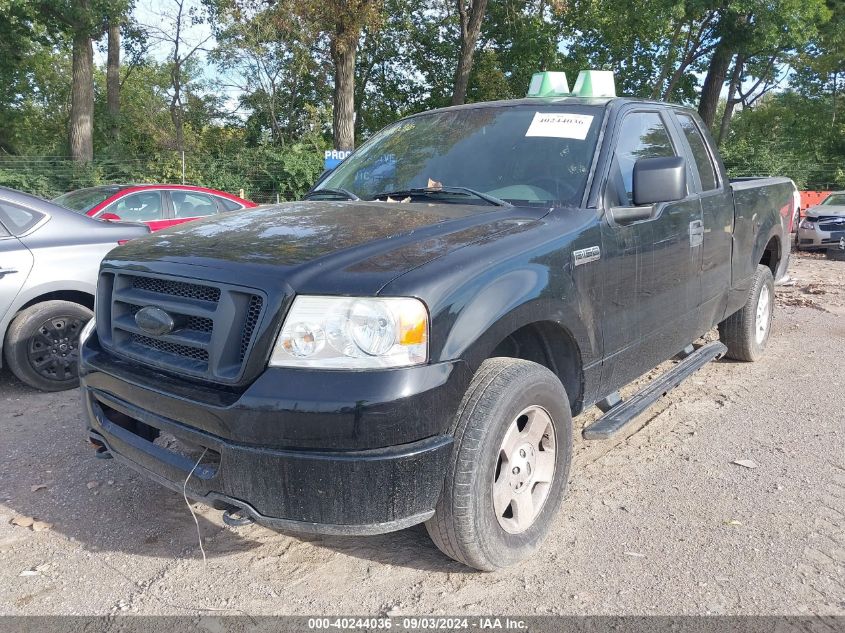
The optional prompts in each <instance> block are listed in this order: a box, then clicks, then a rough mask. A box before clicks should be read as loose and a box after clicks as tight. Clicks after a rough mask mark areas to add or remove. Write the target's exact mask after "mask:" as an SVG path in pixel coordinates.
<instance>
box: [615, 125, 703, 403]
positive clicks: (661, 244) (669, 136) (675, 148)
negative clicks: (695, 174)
mask: <svg viewBox="0 0 845 633" xmlns="http://www.w3.org/2000/svg"><path fill="white" fill-rule="evenodd" d="M613 142H614V143H615V150H614V152H613V156H612V158H611V161H610V169H609V173H608V177H607V183H606V186H605V191H604V216H605V218H604V221H603V222H602V228H601V230H602V260H601V261H602V266H603V270H604V280H605V282H604V285H603V298H602V303H603V305H602V321H603V328H602V332H603V340H604V350H605V363H604V369H603V373H602V387H603V391H604V392H605V393H610V392H612V391H615V390H617V389H619V388H620V387H622V386H624V385H626V384H628V383H629V382H631V381H632V380H634V379H635V378H637V377H639V376H641V375H642V374H643V373H644V372H646V371H648V370H649V369H651V368H653V367H655V366H656V365H658V364H660V363H661V362H663V361H664V360H666V359H668V358H671V357H672V356H673V355H675V354H677V353H678V352H679V351H681V350H682V349H683V348H684V347H685V346H686V345H688V344H689V343H690V342H691V341H692V340H694V339H695V338H696V336H697V334H696V329H697V323H698V318H697V316H698V309H699V304H700V300H701V299H700V298H701V276H700V263H701V239H702V234H703V228H702V215H701V202H700V199H699V196H698V195H697V194H696V193H695V192H694V191H692V190H691V188H690V184H691V183H692V180H691V179H690V172H689V164H688V162H687V196H686V197H685V198H684V199H682V200H678V201H674V202H665V203H655V204H653V205H652V206H651V211H650V213H649V215H648V218H647V219H642V220H639V221H633V222H626V221H624V220H621V219H620V221H619V222H617V221H616V220H615V219H614V213H613V211H614V209H615V208H616V209H620V212H618V214H617V215H618V216H619V217H620V218H621V217H622V213H621V210H622V209H626V208H631V207H633V206H634V202H633V171H634V164H635V163H636V161H637V160H638V159H640V158H657V157H670V156H685V154H684V149H683V147H684V146H683V144H682V143H681V142H679V139H678V138H677V136H676V132H675V128H674V126H673V125H672V123H671V121H670V120H669V118H668V116H667V115H666V114H665V113H664V112H663V111H662V110H660V109H654V110H648V109H646V110H639V109H638V110H633V111H628V112H626V113H624V114H623V115H621V120H618V124H617V126H616V130H615V139H614V141H613Z"/></svg>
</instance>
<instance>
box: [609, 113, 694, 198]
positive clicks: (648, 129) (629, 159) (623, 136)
mask: <svg viewBox="0 0 845 633" xmlns="http://www.w3.org/2000/svg"><path fill="white" fill-rule="evenodd" d="M677 155H678V154H677V153H676V152H675V148H674V147H673V146H672V139H671V137H670V136H669V131H668V130H667V129H666V125H665V124H664V123H663V119H662V118H661V117H660V114H658V113H657V112H632V113H630V114H626V115H625V118H624V119H622V126H621V128H620V130H619V138H618V140H617V142H616V150H615V151H614V154H613V162H612V163H611V166H610V176H609V179H608V185H609V187H608V197H609V198H610V200H609V201H610V203H611V206H626V207H630V206H633V205H634V187H633V182H634V163H636V162H637V160H638V159H640V158H657V157H661V156H677ZM614 198H615V199H614Z"/></svg>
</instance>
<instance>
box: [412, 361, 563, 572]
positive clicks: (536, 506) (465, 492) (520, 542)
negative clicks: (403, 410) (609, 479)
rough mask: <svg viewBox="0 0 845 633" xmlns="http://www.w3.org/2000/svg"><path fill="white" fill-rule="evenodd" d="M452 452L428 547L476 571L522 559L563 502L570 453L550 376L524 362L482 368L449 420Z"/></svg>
mask: <svg viewBox="0 0 845 633" xmlns="http://www.w3.org/2000/svg"><path fill="white" fill-rule="evenodd" d="M454 437H455V446H454V448H453V453H452V459H451V461H450V463H449V466H448V469H447V473H446V479H445V483H444V487H443V492H442V493H441V496H440V499H439V500H438V502H437V506H436V508H435V514H434V516H433V517H432V518H431V519H429V520H428V521H427V522H426V529H427V530H428V533H429V535H430V536H431V539H432V540H433V541H434V543H435V545H437V547H438V548H439V549H440V550H441V551H442V552H443V553H444V554H446V555H447V556H449V557H451V558H453V559H455V560H457V561H460V562H462V563H464V564H465V565H469V566H470V567H474V568H476V569H479V570H482V571H493V570H496V569H500V568H502V567H507V566H509V565H512V564H514V563H516V562H518V561H520V560H522V559H524V558H527V557H528V556H529V555H530V554H531V553H532V552H533V551H534V550H535V549H537V547H539V545H540V543H541V542H542V541H543V539H544V538H545V536H546V534H547V533H548V531H549V529H550V527H551V524H552V521H553V519H554V517H555V515H556V514H557V510H558V508H559V506H560V503H561V500H562V499H563V494H564V490H565V488H566V482H567V479H568V477H569V465H570V460H571V453H572V416H571V412H570V409H569V399H568V398H567V396H566V391H565V390H564V388H563V385H561V383H560V381H559V380H558V378H557V376H555V375H554V374H553V373H552V372H551V371H549V370H548V369H546V368H545V367H542V366H541V365H538V364H536V363H532V362H529V361H525V360H519V359H513V358H492V359H489V360H486V361H485V362H484V363H483V364H482V365H481V367H480V368H479V370H478V372H477V373H476V374H475V377H474V378H473V380H472V383H471V384H470V386H469V389H467V392H466V394H465V395H464V399H463V401H462V402H461V405H460V408H459V410H458V413H457V416H456V427H455V429H454Z"/></svg>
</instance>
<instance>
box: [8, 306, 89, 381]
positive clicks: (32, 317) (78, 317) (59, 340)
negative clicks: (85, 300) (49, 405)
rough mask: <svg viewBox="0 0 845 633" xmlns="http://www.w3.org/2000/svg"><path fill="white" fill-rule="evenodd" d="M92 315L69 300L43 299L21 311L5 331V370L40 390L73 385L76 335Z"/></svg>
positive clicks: (77, 358)
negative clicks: (41, 301)
mask: <svg viewBox="0 0 845 633" xmlns="http://www.w3.org/2000/svg"><path fill="white" fill-rule="evenodd" d="M92 316H93V313H92V312H91V310H89V309H88V308H86V307H84V306H81V305H79V304H76V303H71V302H70V301H45V302H43V303H37V304H35V305H33V306H30V307H28V308H27V309H25V310H23V311H21V312H20V313H19V314H18V315H17V316H16V317H15V318H14V320H13V321H12V324H11V325H10V326H9V330H8V331H7V333H6V343H5V346H4V352H5V356H6V362H7V363H8V365H9V369H11V370H12V373H13V374H15V376H17V377H18V378H19V379H20V380H21V381H22V382H25V383H26V384H27V385H29V386H30V387H34V388H36V389H40V390H41V391H63V390H65V389H71V388H73V387H76V386H77V385H79V374H78V368H77V364H78V360H79V334H80V332H81V331H82V328H83V327H84V326H85V324H86V323H87V322H88V320H89V319H90V318H91V317H92Z"/></svg>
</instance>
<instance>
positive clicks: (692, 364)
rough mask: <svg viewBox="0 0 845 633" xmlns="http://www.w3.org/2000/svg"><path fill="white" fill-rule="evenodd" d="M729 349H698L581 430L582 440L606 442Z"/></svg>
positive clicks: (709, 346) (712, 345) (710, 346)
mask: <svg viewBox="0 0 845 633" xmlns="http://www.w3.org/2000/svg"><path fill="white" fill-rule="evenodd" d="M727 351H728V348H727V347H725V346H724V345H723V344H722V343H720V342H719V341H714V342H713V343H708V344H707V345H704V346H703V347H699V348H698V349H697V350H695V351H694V352H693V353H692V354H690V355H689V356H687V357H686V358H684V359H683V360H682V361H681V362H679V363H678V364H677V365H675V366H674V367H673V368H672V369H670V370H669V371H667V372H666V373H665V374H663V375H662V376H660V378H658V379H657V380H654V381H652V382H650V383H649V384H648V385H646V386H645V388H643V389H642V390H640V391H638V392H637V393H635V394H634V395H633V396H631V397H630V398H628V399H627V400H625V401H624V402H622V403H621V404H618V405H616V406H615V407H613V408H611V409H610V410H609V411H607V412H606V413H605V414H604V415H603V416H601V417H600V418H599V419H598V420H596V421H595V422H593V423H592V424H591V425H590V426H588V427H587V428H585V429H584V431H583V436H584V439H585V440H607V439H610V438H612V437H613V436H614V435H616V434H617V433H619V432H620V431H621V430H622V429H623V428H625V427H626V426H627V425H628V424H630V423H631V422H633V421H634V420H635V419H636V418H637V416H639V415H640V414H641V413H644V412H645V411H646V410H647V409H648V408H649V407H651V405H653V404H654V403H655V402H657V401H658V400H659V399H660V398H662V397H663V396H665V395H666V394H667V393H669V392H670V391H671V390H672V389H674V388H675V387H677V386H678V385H680V384H681V383H682V382H684V381H685V380H686V379H687V378H689V377H690V376H692V375H693V374H694V373H695V372H697V371H698V370H699V369H701V368H702V367H704V366H705V365H706V364H707V363H709V362H710V361H711V360H715V359H717V358H719V357H721V356H723V355H724V354H725V352H727Z"/></svg>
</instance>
